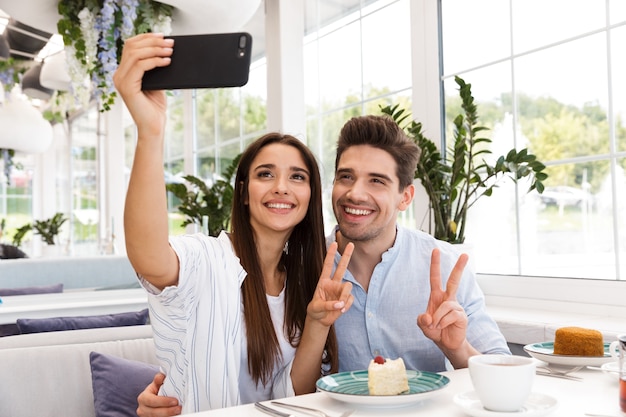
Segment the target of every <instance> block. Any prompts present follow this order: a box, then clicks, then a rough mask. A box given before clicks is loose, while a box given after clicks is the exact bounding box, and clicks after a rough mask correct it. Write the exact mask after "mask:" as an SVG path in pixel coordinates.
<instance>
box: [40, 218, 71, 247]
mask: <svg viewBox="0 0 626 417" xmlns="http://www.w3.org/2000/svg"><path fill="white" fill-rule="evenodd" d="M67 220H68V219H67V217H65V215H64V214H63V213H56V214H55V215H54V216H52V217H50V218H49V219H46V220H35V223H33V229H35V234H38V235H40V236H41V239H42V240H43V241H44V242H46V243H47V244H48V245H54V244H55V241H54V240H55V237H56V236H57V235H58V234H59V232H60V231H61V226H62V225H63V223H65V222H66V221H67Z"/></svg>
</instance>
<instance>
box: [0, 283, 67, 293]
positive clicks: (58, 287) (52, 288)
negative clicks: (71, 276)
mask: <svg viewBox="0 0 626 417" xmlns="http://www.w3.org/2000/svg"><path fill="white" fill-rule="evenodd" d="M59 292H63V284H52V285H40V286H33V287H20V288H0V296H3V295H6V296H8V295H28V294H51V293H59Z"/></svg>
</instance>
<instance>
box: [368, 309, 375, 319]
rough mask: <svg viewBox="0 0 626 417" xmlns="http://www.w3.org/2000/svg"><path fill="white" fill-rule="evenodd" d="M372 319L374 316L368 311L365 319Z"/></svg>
mask: <svg viewBox="0 0 626 417" xmlns="http://www.w3.org/2000/svg"><path fill="white" fill-rule="evenodd" d="M372 317H374V314H373V313H372V312H371V311H368V312H367V318H369V319H371V318H372Z"/></svg>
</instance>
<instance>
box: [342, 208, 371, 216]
mask: <svg viewBox="0 0 626 417" xmlns="http://www.w3.org/2000/svg"><path fill="white" fill-rule="evenodd" d="M345 210H346V213H348V214H354V215H357V216H366V215H368V214H370V213H371V212H372V211H371V210H363V209H353V208H348V207H346V208H345Z"/></svg>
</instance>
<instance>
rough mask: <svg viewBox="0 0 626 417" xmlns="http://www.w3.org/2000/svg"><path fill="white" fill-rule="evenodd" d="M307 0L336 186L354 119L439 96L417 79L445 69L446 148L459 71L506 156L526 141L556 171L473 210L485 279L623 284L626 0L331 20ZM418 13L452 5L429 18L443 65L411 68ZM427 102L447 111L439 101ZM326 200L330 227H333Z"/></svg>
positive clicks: (363, 14)
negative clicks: (345, 135)
mask: <svg viewBox="0 0 626 417" xmlns="http://www.w3.org/2000/svg"><path fill="white" fill-rule="evenodd" d="M306 4H307V7H306V10H307V16H306V22H307V28H309V29H310V30H309V31H308V33H307V37H306V39H305V42H304V57H305V85H306V91H305V94H306V106H307V133H308V143H309V145H310V146H311V147H312V148H313V149H314V151H315V152H316V153H317V154H318V155H319V158H320V161H321V163H322V165H323V168H324V184H325V185H326V186H327V187H330V186H331V181H332V173H333V164H334V149H335V146H334V145H335V141H336V138H337V134H338V131H339V129H340V128H341V126H342V125H343V123H345V121H346V120H348V118H349V117H352V116H354V115H359V114H368V113H379V106H380V105H381V104H382V105H385V104H396V103H398V104H400V105H402V106H404V107H410V106H411V98H412V97H413V98H414V97H416V94H423V93H424V92H426V91H427V90H429V89H431V90H432V89H433V86H432V85H426V84H421V83H422V82H423V81H422V80H416V79H412V78H411V74H412V73H415V72H416V71H418V70H420V71H422V70H423V68H422V67H424V66H431V67H433V66H434V67H436V68H437V71H438V72H439V73H440V75H441V79H440V83H441V91H442V95H441V100H442V102H443V103H444V111H443V113H442V119H443V120H444V121H443V122H442V124H443V126H442V130H443V131H444V132H442V135H443V137H444V141H443V144H442V147H443V149H445V146H446V145H445V135H446V132H445V131H446V130H447V131H449V130H450V128H451V123H452V121H451V117H453V116H455V115H456V114H458V112H459V110H460V109H459V108H458V106H459V104H458V103H459V101H458V99H457V97H458V92H457V91H456V87H457V86H456V83H455V82H454V79H453V78H454V76H455V75H459V76H461V77H462V78H463V79H465V81H466V82H468V83H471V84H472V91H473V93H474V96H475V97H476V100H477V103H478V106H479V115H480V116H481V119H480V122H481V123H482V124H483V125H485V126H487V127H489V128H490V132H489V134H490V135H491V138H492V139H493V143H492V149H491V150H492V152H493V155H495V156H497V155H500V154H502V153H504V152H506V151H508V150H509V149H511V148H513V147H516V148H518V149H521V148H524V147H527V148H529V149H530V151H531V152H533V153H535V154H536V155H538V157H539V158H540V160H541V161H543V162H545V163H546V165H547V166H548V168H547V172H548V174H549V179H548V180H547V181H546V182H545V185H546V187H547V188H546V191H545V192H544V193H543V195H539V194H538V193H536V192H532V193H530V194H528V193H526V190H527V187H528V184H524V183H521V184H519V185H517V186H516V185H515V184H513V183H511V182H507V181H505V182H503V183H501V184H500V187H499V188H498V189H497V190H496V191H495V192H494V194H493V196H491V197H488V198H482V199H481V200H479V202H478V203H477V204H476V205H475V206H474V207H473V208H472V210H471V211H470V219H469V224H468V226H467V231H466V236H467V239H466V242H467V243H469V244H470V245H471V246H472V247H473V249H472V250H473V254H474V259H475V266H476V268H477V271H478V272H481V273H491V274H503V275H527V276H551V277H574V278H592V279H608V280H616V279H620V278H621V279H624V276H625V274H626V272H625V269H626V226H625V225H624V221H623V220H622V219H624V218H626V198H625V197H624V196H625V195H626V175H625V174H624V168H626V120H625V118H626V99H625V97H626V96H624V94H623V91H626V82H624V81H623V77H621V74H623V73H625V72H626V60H625V59H624V55H623V54H622V53H621V52H620V51H623V50H624V47H625V46H626V43H625V42H626V6H625V5H624V4H623V2H620V1H617V0H616V1H605V2H599V1H596V0H578V1H568V0H549V1H543V0H542V1H539V0H536V1H528V0H508V1H507V0H505V1H502V0H469V1H468V0H424V1H419V2H409V1H403V0H396V1H392V0H379V1H354V2H350V1H347V2H342V4H343V5H344V8H343V10H342V11H341V13H337V12H338V11H337V10H335V14H334V15H333V18H332V19H330V18H328V19H327V16H328V15H327V14H325V13H326V12H328V10H327V8H328V3H327V2H324V1H321V0H307V1H306ZM435 5H437V6H438V8H437V7H434V6H435ZM411 8H420V10H418V12H419V13H422V12H424V10H421V8H424V9H427V8H430V9H432V10H437V9H439V10H440V15H439V16H435V17H434V18H433V16H429V17H427V18H426V19H433V20H438V22H437V24H438V25H439V30H440V33H441V38H440V39H439V45H440V48H441V49H440V62H441V66H440V65H439V62H437V61H438V60H437V59H434V60H433V62H419V60H417V59H414V60H413V61H411V50H412V48H414V49H413V50H415V49H418V50H419V49H420V48H421V49H426V48H428V46H426V45H411V43H410V42H411V35H410V28H411V26H412V25H413V26H415V25H417V24H418V22H411V21H410V18H411V16H415V13H413V14H412V13H411V12H415V10H411ZM485 10H489V13H485ZM338 15H339V17H338ZM418 30H423V28H421V27H420V28H418ZM427 41H428V42H432V40H427ZM436 42H437V41H436ZM412 65H417V66H419V67H414V66H412ZM413 82H418V83H420V84H419V85H413ZM426 83H428V81H426ZM428 106H430V107H432V108H431V109H430V110H429V111H431V112H437V111H439V109H438V108H437V102H435V101H433V103H428ZM448 135H449V132H448ZM327 190H328V189H327ZM327 194H328V196H329V195H330V194H329V193H328V192H327ZM421 203H423V202H421ZM326 204H327V206H326V208H325V216H326V223H327V225H331V226H332V225H333V224H334V218H333V215H332V211H331V210H330V206H329V201H326ZM410 213H412V211H411V210H408V211H407V212H406V213H405V217H404V218H402V219H401V221H404V222H407V224H409V225H410V226H412V227H416V228H419V229H422V230H426V231H429V230H430V225H429V224H428V218H427V217H423V218H422V216H419V218H412V217H411V215H410ZM415 217H418V216H415Z"/></svg>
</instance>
